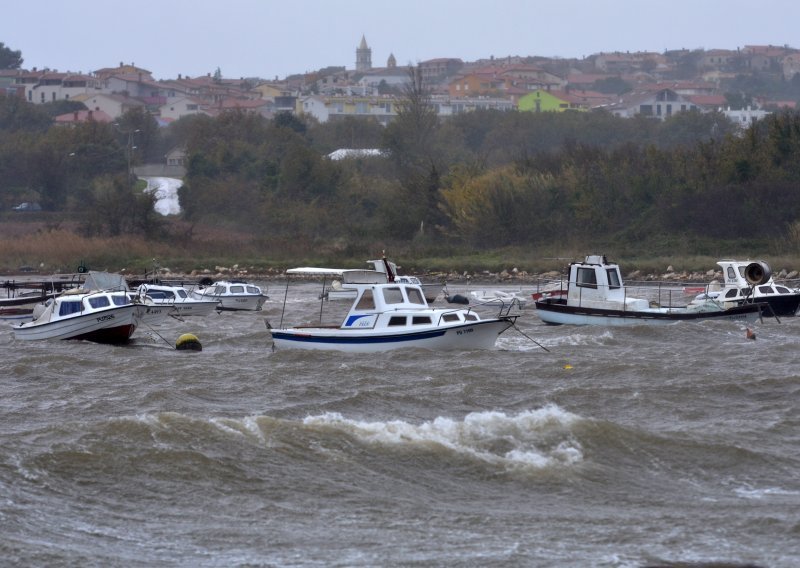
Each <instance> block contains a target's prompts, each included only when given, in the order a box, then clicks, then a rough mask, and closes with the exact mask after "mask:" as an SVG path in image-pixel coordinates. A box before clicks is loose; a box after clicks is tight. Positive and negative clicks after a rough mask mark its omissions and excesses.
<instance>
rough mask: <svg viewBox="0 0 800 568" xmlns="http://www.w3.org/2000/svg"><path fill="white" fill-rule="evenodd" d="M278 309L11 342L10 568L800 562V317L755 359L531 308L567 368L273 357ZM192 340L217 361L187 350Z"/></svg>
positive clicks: (502, 359)
mask: <svg viewBox="0 0 800 568" xmlns="http://www.w3.org/2000/svg"><path fill="white" fill-rule="evenodd" d="M317 291H318V290H317V288H316V287H310V286H306V287H301V288H295V289H293V291H292V295H291V296H290V303H289V305H288V308H287V311H286V314H285V317H287V318H288V319H297V318H311V317H313V316H314V314H316V313H317V312H318V311H319V303H318V302H317V301H316V300H315V294H316V292H317ZM271 296H272V298H273V299H272V300H270V301H269V302H268V303H267V306H266V309H265V311H264V312H261V313H223V314H221V315H217V314H213V315H211V316H209V317H207V318H194V319H193V318H187V319H186V321H185V322H178V321H170V322H168V323H166V324H163V325H162V326H160V327H158V328H156V332H157V334H158V335H155V334H154V333H150V334H147V333H142V332H139V331H137V334H136V336H135V337H137V339H136V340H135V341H134V342H133V343H132V344H131V345H129V346H124V347H113V346H103V345H95V344H91V343H84V342H43V343H22V342H18V341H15V340H14V338H13V335H12V333H11V331H10V329H8V327H7V326H4V327H3V329H2V330H0V344H2V346H3V347H2V352H3V358H2V369H3V372H2V376H3V379H2V380H3V386H2V393H3V396H2V397H0V420H2V428H1V429H0V529H1V530H0V558H2V560H0V563H1V564H3V565H9V566H15V565H20V566H626V567H627V566H631V567H633V566H637V567H638V566H648V565H650V566H652V565H663V564H668V563H681V562H682V563H687V564H691V565H694V564H695V563H710V562H714V561H716V562H730V563H751V564H756V565H758V566H765V567H766V566H769V567H790V566H798V565H800V473H798V472H799V471H800V468H799V467H798V466H800V457H798V449H800V412H798V409H797V406H798V400H800V371H798V369H797V362H798V357H797V353H798V345H799V344H800V342H799V340H800V319H798V318H794V319H790V318H785V319H783V320H782V321H781V323H776V322H775V321H774V320H771V321H767V322H765V323H764V324H763V325H758V326H757V327H756V332H757V336H758V338H757V340H756V341H750V340H748V339H746V337H745V328H744V327H742V325H741V324H737V323H731V322H713V323H711V322H709V323H698V324H691V323H689V324H676V325H674V326H667V327H663V328H632V329H599V328H569V327H547V326H544V325H542V324H541V323H540V322H539V320H538V319H537V318H536V315H535V314H536V312H535V309H532V308H527V309H526V310H525V312H524V316H523V317H522V318H521V319H520V320H519V327H520V329H521V331H522V332H524V333H525V334H526V335H528V336H529V337H530V338H533V339H535V340H536V341H538V342H539V343H540V344H541V345H542V346H544V347H546V348H547V349H549V352H546V351H544V350H543V349H541V348H540V347H539V346H537V345H536V344H534V343H533V342H531V341H530V340H529V339H528V338H526V337H525V336H523V335H522V334H520V333H517V332H516V331H513V330H512V331H511V332H509V333H507V334H505V335H503V336H501V338H500V340H499V342H498V350H496V351H490V352H479V351H475V352H463V353H432V352H427V351H421V350H420V351H406V352H394V353H389V354H385V355H346V354H336V353H308V352H292V351H283V352H275V353H273V352H272V351H271V349H270V346H269V336H268V334H267V332H266V329H265V326H264V319H265V318H269V319H270V321H272V322H273V323H277V321H279V320H280V317H281V302H280V299H281V298H282V296H283V291H282V290H280V289H279V288H278V287H276V286H273V287H272V289H271ZM186 332H191V333H194V334H196V335H197V336H198V337H199V338H200V340H201V342H202V344H203V347H204V349H203V351H202V352H200V353H195V352H178V351H175V350H174V349H171V346H172V345H174V342H175V339H176V338H177V337H178V336H179V335H180V334H182V333H186ZM159 336H160V337H159ZM162 338H163V339H162Z"/></svg>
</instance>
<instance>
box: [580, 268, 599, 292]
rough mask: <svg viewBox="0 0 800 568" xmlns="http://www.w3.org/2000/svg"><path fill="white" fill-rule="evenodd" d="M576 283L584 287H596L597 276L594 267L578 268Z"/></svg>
mask: <svg viewBox="0 0 800 568" xmlns="http://www.w3.org/2000/svg"><path fill="white" fill-rule="evenodd" d="M576 283H577V285H578V286H585V287H586V288H597V277H596V276H595V274H594V268H583V267H580V268H578V274H577V278H576Z"/></svg>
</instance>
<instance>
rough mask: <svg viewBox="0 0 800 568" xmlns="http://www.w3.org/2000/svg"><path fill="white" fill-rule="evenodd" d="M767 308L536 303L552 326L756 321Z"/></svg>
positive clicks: (539, 312)
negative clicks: (691, 308) (645, 307)
mask: <svg viewBox="0 0 800 568" xmlns="http://www.w3.org/2000/svg"><path fill="white" fill-rule="evenodd" d="M762 309H763V307H762V306H761V305H759V304H746V305H743V306H736V307H732V308H729V309H727V310H721V311H705V312H704V311H684V310H664V311H655V310H653V311H632V310H627V311H626V310H608V309H600V308H586V307H581V306H569V305H567V303H566V300H563V299H548V300H541V301H538V302H536V312H537V315H538V316H539V319H541V320H542V321H543V322H544V323H546V324H550V325H605V326H632V325H664V324H670V323H675V322H680V321H705V320H732V321H741V322H747V323H752V322H755V321H757V320H758V319H759V318H760V317H761V312H762Z"/></svg>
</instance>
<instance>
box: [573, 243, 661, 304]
mask: <svg viewBox="0 0 800 568" xmlns="http://www.w3.org/2000/svg"><path fill="white" fill-rule="evenodd" d="M567 304H568V305H575V306H584V307H591V308H609V307H611V306H615V307H616V308H617V309H625V310H644V309H647V308H648V307H649V302H648V301H647V300H645V299H642V298H629V297H627V294H626V292H625V287H624V286H623V284H622V276H621V275H620V271H619V265H617V264H616V263H610V262H608V259H607V258H606V257H605V255H598V254H591V255H588V256H587V257H586V258H585V259H584V260H583V261H582V262H573V263H571V264H570V265H569V285H568V291H567Z"/></svg>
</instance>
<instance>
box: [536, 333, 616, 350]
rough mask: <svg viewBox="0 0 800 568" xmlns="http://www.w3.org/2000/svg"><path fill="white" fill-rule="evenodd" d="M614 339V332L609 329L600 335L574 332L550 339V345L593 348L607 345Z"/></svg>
mask: <svg viewBox="0 0 800 568" xmlns="http://www.w3.org/2000/svg"><path fill="white" fill-rule="evenodd" d="M613 339H614V332H613V331H612V330H610V329H606V330H604V331H603V332H602V333H597V334H594V333H583V332H576V333H570V334H565V335H562V336H559V337H554V338H552V339H551V343H550V344H551V345H553V346H559V345H569V346H570V347H575V346H586V345H589V346H595V345H607V344H608V342H609V341H612V340H613Z"/></svg>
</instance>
